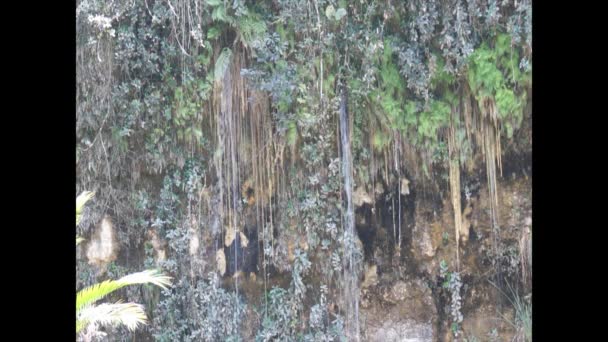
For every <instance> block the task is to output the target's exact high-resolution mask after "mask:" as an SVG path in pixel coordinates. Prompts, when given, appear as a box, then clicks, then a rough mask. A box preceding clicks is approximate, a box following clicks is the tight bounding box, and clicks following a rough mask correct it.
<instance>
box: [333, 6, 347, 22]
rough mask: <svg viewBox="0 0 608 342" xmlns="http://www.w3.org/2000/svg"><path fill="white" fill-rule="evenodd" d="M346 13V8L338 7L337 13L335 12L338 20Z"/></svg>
mask: <svg viewBox="0 0 608 342" xmlns="http://www.w3.org/2000/svg"><path fill="white" fill-rule="evenodd" d="M345 15H346V10H345V9H344V8H338V10H337V11H336V14H335V17H336V20H340V19H342V17H344V16H345Z"/></svg>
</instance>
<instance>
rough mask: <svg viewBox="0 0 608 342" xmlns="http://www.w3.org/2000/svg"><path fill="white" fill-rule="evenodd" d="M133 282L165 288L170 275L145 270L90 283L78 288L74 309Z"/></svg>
mask: <svg viewBox="0 0 608 342" xmlns="http://www.w3.org/2000/svg"><path fill="white" fill-rule="evenodd" d="M135 284H154V285H156V286H159V287H161V288H163V289H166V288H167V286H169V285H171V277H168V276H166V275H163V274H162V273H160V272H158V271H157V270H147V271H143V272H138V273H133V274H129V275H126V276H124V277H122V278H120V279H118V280H106V281H104V282H101V283H99V284H95V285H91V286H89V287H86V288H84V289H82V290H80V292H78V294H77V295H76V311H78V310H81V309H82V308H83V307H84V306H86V305H89V304H93V303H94V302H96V301H98V300H99V299H101V298H103V297H105V296H107V295H108V294H109V293H112V292H114V291H116V290H118V289H120V288H121V287H124V286H127V285H135Z"/></svg>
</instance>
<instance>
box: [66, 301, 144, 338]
mask: <svg viewBox="0 0 608 342" xmlns="http://www.w3.org/2000/svg"><path fill="white" fill-rule="evenodd" d="M89 324H100V325H106V326H108V325H109V326H117V325H125V326H126V327H127V328H128V329H129V330H131V331H133V330H135V329H137V327H138V326H139V325H143V324H147V317H146V313H145V311H144V307H143V306H142V305H140V304H136V303H120V302H118V303H114V304H109V303H104V304H99V305H95V306H90V307H87V308H85V309H83V310H82V311H81V312H80V313H79V315H78V317H77V321H76V332H77V333H78V332H79V331H80V330H82V329H83V328H85V327H86V326H87V325H89Z"/></svg>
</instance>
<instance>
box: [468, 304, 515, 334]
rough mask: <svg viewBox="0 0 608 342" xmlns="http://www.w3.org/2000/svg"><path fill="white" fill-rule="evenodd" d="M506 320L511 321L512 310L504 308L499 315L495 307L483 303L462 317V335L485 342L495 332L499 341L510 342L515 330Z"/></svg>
mask: <svg viewBox="0 0 608 342" xmlns="http://www.w3.org/2000/svg"><path fill="white" fill-rule="evenodd" d="M501 315H502V316H503V317H501ZM506 319H509V320H511V321H513V319H514V317H513V309H512V308H506V309H504V310H503V312H501V313H500V314H499V312H498V309H497V307H496V306H494V305H493V304H490V303H484V304H483V305H481V306H479V307H478V308H476V309H475V310H473V311H470V312H468V313H466V314H465V315H464V320H463V321H462V333H463V335H464V336H466V337H468V338H473V337H476V338H477V339H478V340H479V341H486V340H488V337H489V336H491V334H492V331H493V330H495V334H496V335H497V336H498V337H499V340H500V341H512V340H513V336H514V335H515V330H514V329H513V327H512V326H511V325H510V324H509V323H508V322H507V320H506Z"/></svg>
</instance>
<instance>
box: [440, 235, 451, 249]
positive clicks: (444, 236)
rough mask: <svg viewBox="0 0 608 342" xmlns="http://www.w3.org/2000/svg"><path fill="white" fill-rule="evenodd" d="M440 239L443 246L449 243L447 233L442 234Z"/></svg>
mask: <svg viewBox="0 0 608 342" xmlns="http://www.w3.org/2000/svg"><path fill="white" fill-rule="evenodd" d="M441 237H442V240H443V245H444V246H447V244H448V243H449V242H450V234H448V232H443V235H442V236H441Z"/></svg>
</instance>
